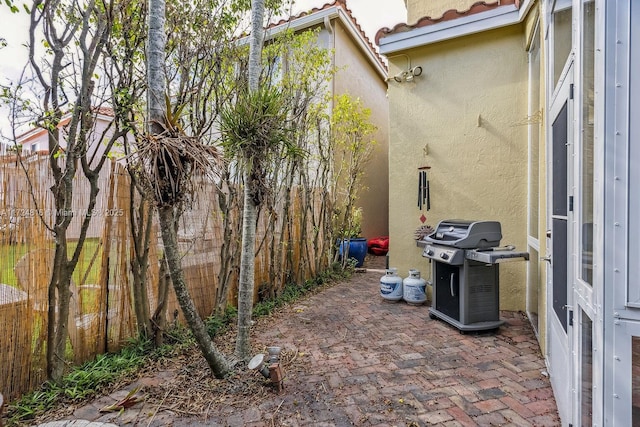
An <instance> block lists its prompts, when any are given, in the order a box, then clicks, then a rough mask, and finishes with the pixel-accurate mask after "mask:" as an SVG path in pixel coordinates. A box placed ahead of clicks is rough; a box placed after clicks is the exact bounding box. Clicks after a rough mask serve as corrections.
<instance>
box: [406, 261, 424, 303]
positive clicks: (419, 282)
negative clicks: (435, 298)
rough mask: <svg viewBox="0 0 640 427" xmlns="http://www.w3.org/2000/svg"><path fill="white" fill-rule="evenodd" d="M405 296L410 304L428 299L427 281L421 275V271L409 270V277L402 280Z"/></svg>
mask: <svg viewBox="0 0 640 427" xmlns="http://www.w3.org/2000/svg"><path fill="white" fill-rule="evenodd" d="M402 286H403V288H404V291H403V298H404V300H405V301H406V302H408V303H409V304H418V305H419V304H423V303H424V302H425V301H426V300H427V281H426V280H424V279H422V278H421V277H420V271H418V270H415V269H411V270H409V277H407V278H406V279H404V281H403V282H402Z"/></svg>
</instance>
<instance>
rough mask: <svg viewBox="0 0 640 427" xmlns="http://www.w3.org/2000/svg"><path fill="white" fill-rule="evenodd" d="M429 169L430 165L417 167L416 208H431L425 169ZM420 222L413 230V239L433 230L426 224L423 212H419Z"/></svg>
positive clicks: (427, 177)
mask: <svg viewBox="0 0 640 427" xmlns="http://www.w3.org/2000/svg"><path fill="white" fill-rule="evenodd" d="M429 169H431V166H422V167H419V168H418V209H420V211H424V210H425V209H426V210H427V211H428V210H429V209H431V193H430V189H429V175H428V174H427V171H428V170H429ZM419 219H420V222H421V223H422V225H421V226H420V227H418V228H417V230H416V232H415V236H414V237H415V239H416V240H420V239H422V238H423V237H425V236H426V235H428V234H431V233H432V232H433V229H432V228H431V227H430V226H429V225H426V224H425V222H426V221H427V217H426V216H425V215H424V213H423V212H421V213H420V218H419Z"/></svg>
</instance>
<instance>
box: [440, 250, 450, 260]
mask: <svg viewBox="0 0 640 427" xmlns="http://www.w3.org/2000/svg"><path fill="white" fill-rule="evenodd" d="M440 258H442V259H449V255H447V254H445V253H444V252H443V253H441V254H440Z"/></svg>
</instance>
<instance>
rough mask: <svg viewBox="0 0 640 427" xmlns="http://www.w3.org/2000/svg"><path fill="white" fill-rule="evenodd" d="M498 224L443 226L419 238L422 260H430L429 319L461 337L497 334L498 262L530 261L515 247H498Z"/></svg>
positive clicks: (451, 223) (454, 223)
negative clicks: (451, 328)
mask: <svg viewBox="0 0 640 427" xmlns="http://www.w3.org/2000/svg"><path fill="white" fill-rule="evenodd" d="M500 240H502V229H501V225H500V223H499V222H498V221H468V220H459V219H452V220H445V221H441V222H440V223H439V224H438V226H437V227H436V229H435V230H434V232H433V233H431V234H429V235H428V236H426V237H424V238H423V239H422V242H420V243H421V244H420V246H424V250H423V253H422V256H424V257H426V258H429V260H431V261H432V263H431V264H432V275H431V281H432V285H433V289H432V290H433V295H432V304H431V307H430V308H429V316H430V317H431V318H439V319H441V320H444V321H446V322H448V323H450V324H451V325H453V326H455V327H456V328H458V329H459V330H460V332H467V331H481V330H489V329H496V328H498V327H500V325H502V324H503V323H504V322H503V321H502V320H501V319H500V303H499V300H500V293H499V290H500V279H499V277H500V275H499V265H498V264H499V263H500V262H504V261H507V260H518V259H524V260H528V259H529V253H528V252H517V251H515V248H514V247H513V246H507V247H499V246H500Z"/></svg>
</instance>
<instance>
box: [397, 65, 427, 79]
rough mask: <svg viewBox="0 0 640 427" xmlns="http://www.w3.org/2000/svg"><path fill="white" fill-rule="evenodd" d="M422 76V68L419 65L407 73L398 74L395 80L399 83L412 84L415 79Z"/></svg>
mask: <svg viewBox="0 0 640 427" xmlns="http://www.w3.org/2000/svg"><path fill="white" fill-rule="evenodd" d="M420 74H422V67H421V66H419V65H417V66H415V67H413V68H409V69H408V70H407V71H402V72H400V73H398V74H396V75H395V76H393V80H395V81H397V82H398V83H402V82H411V81H413V78H414V77H418V76H419V75H420Z"/></svg>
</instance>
